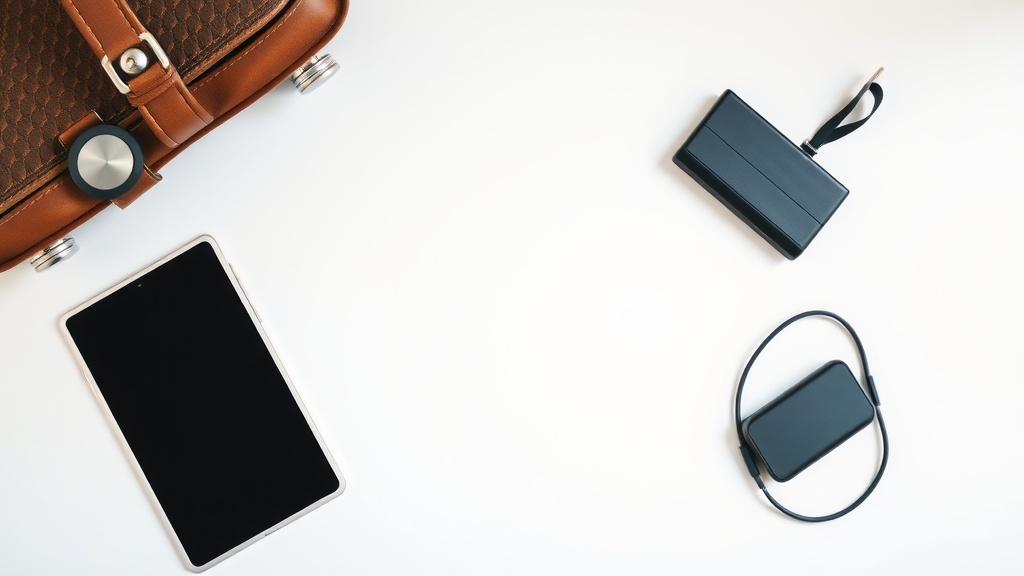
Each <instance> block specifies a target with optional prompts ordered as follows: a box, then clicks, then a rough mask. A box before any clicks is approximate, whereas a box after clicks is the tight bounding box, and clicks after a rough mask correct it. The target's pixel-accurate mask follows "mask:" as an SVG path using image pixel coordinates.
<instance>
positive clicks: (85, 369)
mask: <svg viewBox="0 0 1024 576" xmlns="http://www.w3.org/2000/svg"><path fill="white" fill-rule="evenodd" d="M203 242H206V243H208V244H210V246H211V247H212V248H213V251H214V253H215V254H216V256H217V261H218V262H219V263H220V266H221V269H222V270H223V271H224V273H225V274H226V275H227V277H228V279H229V280H230V281H231V285H232V287H233V288H234V291H235V296H236V297H237V298H238V299H239V301H240V302H241V303H242V305H243V306H244V307H245V311H246V313H247V314H248V316H249V319H250V321H251V322H252V324H253V326H254V327H255V328H256V331H257V332H258V333H259V335H260V338H261V339H262V341H263V345H264V346H265V347H266V349H267V351H268V352H269V353H270V356H271V358H273V360H274V365H275V366H276V367H277V369H278V371H279V372H280V374H281V377H282V378H283V380H284V382H285V383H286V384H287V386H288V390H289V391H290V392H291V395H292V397H293V398H294V399H295V403H296V404H297V405H298V407H299V410H300V411H301V412H302V416H303V417H304V418H305V420H306V423H307V424H308V425H309V428H310V430H311V431H312V432H313V436H314V437H315V438H316V441H317V443H318V445H319V446H320V449H321V450H322V451H323V453H324V456H325V457H326V458H327V461H328V463H329V464H330V466H331V469H332V470H333V471H334V474H335V475H336V476H337V477H338V489H337V490H335V491H334V492H332V493H330V494H328V495H327V496H325V497H323V498H321V499H320V500H317V501H316V502H314V503H312V504H310V505H309V506H307V507H306V508H304V509H302V510H300V511H298V512H296V513H295V514H293V515H291V516H289V517H288V518H286V519H284V520H282V521H281V522H278V523H277V524H275V525H273V526H270V527H268V528H266V529H264V530H263V531H261V532H260V533H259V534H257V535H256V536H253V537H252V538H250V539H248V540H246V541H244V542H242V543H240V544H238V545H237V546H235V547H234V548H231V549H230V550H228V551H227V552H225V553H224V554H221V555H220V556H217V557H216V558H214V559H212V560H210V561H209V562H207V563H206V564H203V565H201V566H196V565H195V564H193V563H192V561H191V560H190V559H189V557H188V554H187V553H186V552H185V548H184V546H183V545H182V543H181V540H180V538H178V535H177V533H175V531H174V528H173V527H172V526H171V523H170V521H169V520H168V518H167V515H166V513H165V512H164V509H163V507H162V506H161V505H160V501H159V500H158V499H157V497H156V494H155V493H154V492H153V489H152V487H151V486H150V484H149V481H148V480H147V479H146V475H145V472H144V471H143V470H142V467H141V466H140V465H139V462H138V459H137V458H136V457H135V454H134V453H133V452H132V450H131V447H130V446H129V444H128V441H127V439H126V438H125V436H124V434H123V433H122V432H121V429H120V427H119V426H118V425H117V421H116V420H115V419H114V414H113V412H111V410H110V407H109V406H108V405H107V402H106V399H104V397H103V393H102V392H101V391H100V388H99V386H98V385H97V383H96V380H95V378H94V377H93V375H92V373H91V372H90V370H89V366H88V365H87V364H86V362H85V358H83V357H82V354H81V352H80V351H79V350H78V346H77V345H76V344H75V341H74V339H73V338H72V336H71V332H70V331H69V330H68V327H67V321H68V319H70V318H71V317H73V316H75V315H76V314H78V313H80V312H82V311H83V310H86V309H87V308H89V307H90V306H93V305H94V304H96V303H97V302H99V301H101V300H103V299H104V298H106V297H107V296H109V295H110V294H112V293H113V292H115V291H117V290H119V289H120V288H122V287H124V286H126V285H128V284H130V283H132V282H134V281H135V280H136V279H138V278H139V277H141V276H143V275H145V274H147V273H149V272H150V271H152V270H155V269H157V268H159V267H160V266H162V265H163V264H165V263H167V262H168V261H170V260H172V259H174V258H175V257H177V256H179V255H180V254H182V253H184V252H186V251H188V250H189V249H191V248H193V247H194V246H196V245H198V244H201V243H203ZM59 326H60V332H61V334H62V335H63V337H64V340H65V341H66V342H67V344H68V346H69V348H70V349H71V353H72V355H73V356H74V358H75V361H76V362H77V363H78V365H79V367H80V368H81V370H82V374H83V375H84V376H85V379H86V381H87V382H88V384H89V387H90V388H91V389H92V392H93V395H94V396H95V397H96V399H97V401H98V402H99V404H100V407H101V409H102V411H103V414H104V417H105V418H106V419H107V421H108V423H109V424H110V425H111V427H112V428H113V430H114V434H115V435H116V436H117V438H118V440H119V441H120V443H121V447H122V449H124V451H125V453H126V454H127V455H128V460H129V461H130V462H131V465H132V468H133V469H134V470H135V473H136V475H137V476H138V478H139V480H140V481H141V484H142V486H143V490H144V491H145V492H146V495H147V496H148V497H149V499H150V501H151V502H152V503H153V504H154V508H155V509H156V510H157V511H158V515H159V517H160V521H161V522H162V524H163V526H164V528H165V530H166V531H167V533H168V534H170V535H171V540H172V542H173V543H174V546H175V549H176V550H177V552H178V555H179V556H180V557H181V559H182V561H183V562H184V563H185V565H186V566H187V567H188V569H189V570H191V571H192V572H197V573H198V572H203V571H205V570H208V569H209V568H211V567H213V566H215V565H217V564H219V563H220V562H222V561H223V560H224V559H226V558H229V557H230V556H233V555H234V554H236V553H237V552H238V551H240V550H242V549H243V548H246V547H248V546H249V545H251V544H253V543H254V542H256V541H257V540H261V539H262V538H264V537H265V536H267V535H269V534H271V533H272V532H275V531H277V530H278V529H280V528H281V527H282V526H285V525H287V524H290V523H292V522H294V521H295V520H296V519H298V518H300V517H302V516H304V515H306V514H308V513H309V512H310V511H312V510H313V509H315V508H318V507H320V506H322V505H323V504H324V503H326V502H328V501H329V500H332V499H334V498H336V497H337V496H339V495H340V494H341V493H342V492H344V491H345V478H344V477H343V476H342V475H341V471H340V470H339V469H338V465H337V463H336V462H335V461H334V458H333V457H332V456H331V453H330V451H329V450H328V449H327V446H326V444H325V443H324V440H323V437H322V436H321V435H320V431H319V430H318V429H317V427H316V424H315V422H314V421H313V418H312V417H311V416H310V414H309V412H308V411H307V410H306V406H305V405H304V404H303V403H302V399H301V398H300V397H299V394H298V391H297V390H296V389H295V386H294V384H292V380H291V378H289V376H288V372H287V371H286V370H285V369H284V366H283V364H282V363H281V360H280V358H278V355H277V352H276V351H275V350H274V347H273V345H272V344H271V343H270V339H269V338H268V337H267V334H266V332H265V331H264V330H263V325H262V321H261V320H260V318H259V316H258V315H257V314H256V312H255V310H254V309H253V307H252V304H251V303H250V302H249V298H248V296H247V295H246V293H245V291H244V290H243V289H242V286H241V284H240V283H239V282H238V279H237V278H236V277H235V274H234V270H233V269H232V268H231V266H230V264H229V263H228V262H227V260H226V259H225V257H224V254H223V252H222V251H221V249H220V246H219V245H218V244H217V242H216V241H215V240H214V239H213V237H212V236H209V235H203V236H200V237H198V238H196V239H195V240H192V241H191V242H189V243H188V244H186V245H184V246H182V247H181V248H179V249H177V250H175V251H174V252H172V253H170V254H168V255H167V256H165V257H163V258H161V259H160V260H158V261H156V262H154V263H153V264H151V265H149V266H147V267H146V268H144V269H142V270H139V271H138V272H136V273H134V274H132V275H131V276H129V277H128V278H126V279H124V280H122V281H121V282H119V283H117V284H115V285H114V286H112V287H110V288H108V289H107V290H105V291H103V292H102V293H100V294H98V295H97V296H95V297H93V298H90V299H89V300H87V301H86V302H84V303H82V304H80V305H79V306H76V307H75V308H74V309H72V310H71V311H69V312H67V313H66V314H64V315H63V316H62V317H61V318H60V323H59Z"/></svg>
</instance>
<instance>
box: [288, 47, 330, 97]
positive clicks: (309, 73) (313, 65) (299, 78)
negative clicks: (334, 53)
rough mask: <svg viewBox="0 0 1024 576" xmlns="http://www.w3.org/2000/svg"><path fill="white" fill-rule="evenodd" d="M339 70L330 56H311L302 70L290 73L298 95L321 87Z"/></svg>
mask: <svg viewBox="0 0 1024 576" xmlns="http://www.w3.org/2000/svg"><path fill="white" fill-rule="evenodd" d="M340 68H341V67H340V66H338V63H337V62H335V61H334V58H331V55H330V54H321V55H319V56H313V57H312V58H310V60H309V62H306V63H305V64H303V65H302V68H299V69H298V70H296V71H295V72H293V73H292V83H293V84H295V89H296V90H298V91H299V94H308V93H310V92H312V91H313V90H316V89H317V88H319V87H321V86H323V85H324V82H326V81H327V79H328V78H330V77H331V76H333V75H334V73H335V72H337V71H338V70H339V69H340Z"/></svg>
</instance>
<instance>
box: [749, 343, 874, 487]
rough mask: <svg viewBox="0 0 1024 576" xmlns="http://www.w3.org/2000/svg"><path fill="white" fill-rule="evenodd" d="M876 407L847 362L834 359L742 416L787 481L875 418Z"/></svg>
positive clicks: (754, 443)
mask: <svg viewBox="0 0 1024 576" xmlns="http://www.w3.org/2000/svg"><path fill="white" fill-rule="evenodd" d="M874 417H875V407H874V406H873V405H872V404H871V401H870V400H868V397H867V395H866V394H865V393H864V389H863V388H861V386H860V384H858V383H857V380H856V378H854V376H853V373H852V372H850V368H849V366H847V365H846V364H845V363H843V362H841V361H839V360H833V361H831V362H829V363H827V364H825V365H824V366H822V367H821V368H818V369H817V370H815V371H814V372H813V373H811V374H810V375H809V376H807V377H806V378H804V379H803V380H801V381H800V382H799V383H798V384H796V385H795V386H793V387H792V388H790V389H789V390H786V391H785V392H783V393H782V394H781V395H779V396H778V397H777V398H775V399H774V400H772V401H771V402H769V403H768V404H766V405H765V406H763V407H762V408H761V409H760V410H758V411H757V412H754V413H753V414H751V415H750V416H748V417H747V418H746V419H744V420H743V422H742V429H743V437H744V438H745V439H746V441H747V443H748V444H749V445H750V447H751V448H753V450H754V453H755V454H757V456H758V458H759V459H760V460H761V462H763V463H764V466H765V469H766V470H767V471H768V474H770V475H771V477H772V478H774V479H775V480H777V481H779V482H785V481H787V480H790V479H792V478H793V477H794V476H796V475H797V474H799V473H800V472H802V471H803V470H805V469H806V468H807V467H808V466H810V465H811V464H814V463H815V462H817V461H818V460H819V459H820V458H822V457H823V456H825V455H826V454H828V453H829V452H831V451H832V450H834V449H835V448H837V447H838V446H839V445H840V444H842V443H843V442H845V441H846V440H848V439H849V438H850V437H851V436H853V435H854V434H856V433H857V432H859V431H860V430H861V429H863V428H864V427H865V426H867V425H868V424H870V423H871V421H872V420H873V419H874Z"/></svg>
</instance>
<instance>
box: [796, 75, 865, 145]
mask: <svg viewBox="0 0 1024 576" xmlns="http://www.w3.org/2000/svg"><path fill="white" fill-rule="evenodd" d="M881 73H882V68H879V69H878V72H875V75H874V76H872V77H871V79H870V80H868V81H867V83H865V84H864V87H863V88H861V89H860V92H858V93H857V95H856V96H854V97H853V100H850V102H849V103H848V104H847V105H846V106H844V107H843V109H842V110H840V111H839V112H837V113H836V115H835V116H833V117H831V118H829V119H828V121H827V122H825V123H824V124H822V125H821V128H818V131H817V132H815V133H814V136H811V137H810V138H809V139H807V140H805V141H804V143H803V144H801V145H800V148H801V149H802V150H803V151H804V152H806V153H807V155H808V156H814V155H815V154H817V153H818V149H819V148H821V147H822V146H824V145H825V144H828V143H829V142H835V141H836V140H839V139H840V138H842V137H843V136H846V135H847V134H849V133H850V132H853V131H854V130H856V129H857V128H860V127H861V126H863V125H864V123H865V122H867V121H868V120H870V119H871V116H873V115H874V113H875V110H878V107H879V106H880V105H881V104H882V87H881V86H880V85H878V84H876V83H875V78H878V75H879V74H881ZM868 91H870V92H871V96H873V97H874V99H875V103H874V105H873V106H872V107H871V113H870V114H868V115H867V116H865V117H864V118H861V119H860V120H857V121H856V122H850V123H849V124H844V125H842V126H840V125H839V124H840V123H841V122H842V121H843V120H846V117H847V116H849V115H850V113H851V112H853V109H854V108H856V107H857V104H858V103H859V102H860V99H861V98H863V97H864V94H865V93H867V92H868Z"/></svg>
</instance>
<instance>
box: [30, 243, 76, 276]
mask: <svg viewBox="0 0 1024 576" xmlns="http://www.w3.org/2000/svg"><path fill="white" fill-rule="evenodd" d="M77 253H78V245H77V244H75V239H74V238H71V237H68V238H61V239H60V240H58V241H56V242H54V243H53V244H50V245H49V246H47V247H46V248H43V249H42V250H40V251H39V252H37V253H36V255H35V256H33V257H32V259H31V260H29V263H30V264H32V266H33V267H35V269H36V272H42V271H43V270H48V269H50V268H52V267H53V266H55V265H57V264H59V263H61V262H63V261H65V260H67V259H68V258H71V257H72V256H74V255H75V254H77Z"/></svg>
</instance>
